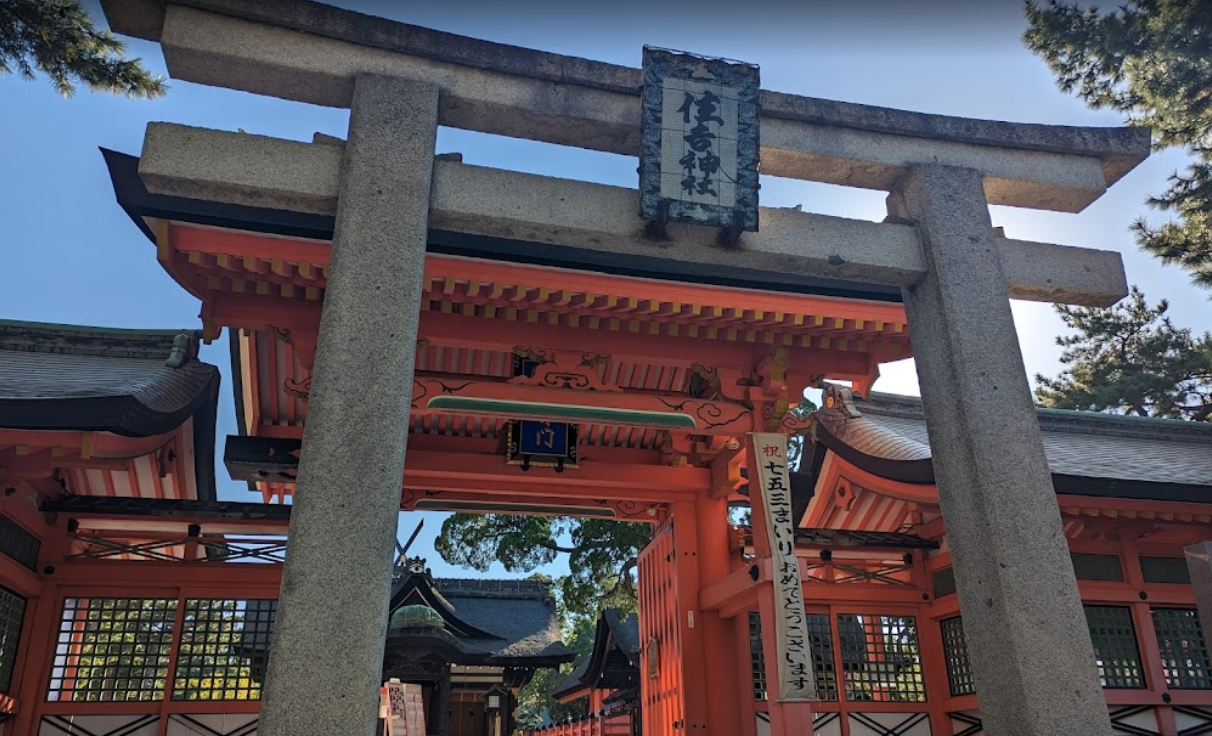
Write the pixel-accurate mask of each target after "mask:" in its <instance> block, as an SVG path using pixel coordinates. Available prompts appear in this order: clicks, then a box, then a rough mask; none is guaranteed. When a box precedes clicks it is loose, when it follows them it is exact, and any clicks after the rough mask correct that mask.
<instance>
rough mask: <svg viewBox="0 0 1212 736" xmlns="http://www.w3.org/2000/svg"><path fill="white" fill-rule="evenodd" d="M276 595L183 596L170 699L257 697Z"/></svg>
mask: <svg viewBox="0 0 1212 736" xmlns="http://www.w3.org/2000/svg"><path fill="white" fill-rule="evenodd" d="M276 613H277V601H271V600H236V599H224V600H215V599H208V598H203V599H199V598H190V599H188V600H186V601H185V616H184V618H183V619H182V623H181V643H180V646H179V648H178V650H177V669H176V676H175V677H174V678H173V700H258V699H260V697H261V681H262V679H263V678H264V672H265V664H266V661H267V656H268V653H269V637H270V634H271V632H272V631H273V623H274V617H275V614H276Z"/></svg>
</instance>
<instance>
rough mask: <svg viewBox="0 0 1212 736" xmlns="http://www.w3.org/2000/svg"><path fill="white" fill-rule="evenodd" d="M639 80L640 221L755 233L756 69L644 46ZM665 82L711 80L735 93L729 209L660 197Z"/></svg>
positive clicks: (756, 209) (755, 66)
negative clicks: (731, 203)
mask: <svg viewBox="0 0 1212 736" xmlns="http://www.w3.org/2000/svg"><path fill="white" fill-rule="evenodd" d="M703 75H706V76H703ZM642 77H643V81H644V87H643V96H642V100H643V104H642V108H643V116H642V123H641V132H640V135H641V148H640V217H642V218H644V219H646V220H651V221H655V222H657V223H660V224H664V223H665V222H666V221H671V220H676V221H681V222H691V223H695V224H699V225H707V226H715V227H719V228H721V229H723V230H728V231H733V232H736V233H739V232H741V231H746V230H747V231H752V232H756V231H757V229H758V164H759V161H760V156H759V149H760V145H761V137H760V135H759V124H758V118H759V111H760V104H759V102H758V93H759V91H760V87H761V82H760V75H759V70H758V67H757V65H756V64H747V63H745V62H740V61H731V60H728V59H718V58H711V57H705V56H698V55H696V54H688V53H684V52H680V51H673V50H670V49H662V48H657V47H653V46H645V47H644V68H643V74H642ZM669 77H673V78H680V79H693V80H696V81H700V82H701V81H708V80H710V81H712V82H714V83H717V84H720V85H723V86H726V87H731V88H733V89H736V90H737V112H738V117H737V177H736V190H735V191H736V196H735V206H733V207H731V208H729V207H722V206H719V205H711V204H703V203H696V202H688V201H684V200H678V199H669V198H666V197H662V196H661V129H662V118H663V115H664V88H663V81H664V80H665V79H666V78H669Z"/></svg>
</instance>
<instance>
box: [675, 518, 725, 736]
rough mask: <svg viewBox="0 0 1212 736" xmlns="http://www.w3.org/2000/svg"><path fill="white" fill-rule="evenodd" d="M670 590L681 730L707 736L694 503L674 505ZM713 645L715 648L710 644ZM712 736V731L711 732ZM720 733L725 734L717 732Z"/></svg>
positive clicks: (689, 733)
mask: <svg viewBox="0 0 1212 736" xmlns="http://www.w3.org/2000/svg"><path fill="white" fill-rule="evenodd" d="M672 572H673V590H674V606H673V609H674V611H675V616H676V621H677V623H676V626H677V629H678V639H679V640H680V641H681V655H682V656H681V661H680V662H678V663H676V664H675V666H678V667H680V668H681V678H680V679H681V681H682V688H683V690H682V718H683V721H684V722H683V727H682V733H683V734H686V736H706V735H707V734H708V733H709V731H708V728H707V723H708V720H709V715H708V707H709V706H708V700H707V680H708V669H707V659H706V656H705V652H704V649H705V648H706V646H707V645H708V643H709V642H710V640H705V638H704V636H703V626H702V622H703V615H702V611H700V610H699V587H700V585H699V524H698V509H697V504H695V503H686V502H678V503H675V504H673V571H672ZM713 648H714V647H713ZM710 733H712V736H714V734H715V732H714V731H712V732H710ZM720 736H724V734H723V732H720Z"/></svg>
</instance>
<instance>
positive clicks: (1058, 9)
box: [1023, 0, 1212, 288]
mask: <svg viewBox="0 0 1212 736" xmlns="http://www.w3.org/2000/svg"><path fill="white" fill-rule="evenodd" d="M1026 13H1027V20H1028V23H1029V24H1030V25H1029V28H1028V29H1027V31H1026V32H1025V33H1024V35H1023V40H1024V42H1025V43H1026V45H1027V47H1028V48H1029V49H1031V50H1032V51H1034V52H1035V53H1036V54H1038V55H1039V56H1041V57H1042V58H1043V59H1044V60H1045V61H1046V62H1047V64H1048V66H1049V67H1051V69H1052V71H1053V72H1054V73H1055V75H1056V80H1057V84H1058V85H1059V86H1060V88H1061V89H1062V90H1063V91H1065V92H1076V93H1077V95H1078V96H1079V97H1080V98H1081V99H1082V100H1083V101H1084V102H1086V104H1088V105H1090V106H1091V107H1093V108H1096V109H1100V108H1105V109H1111V110H1115V111H1117V112H1120V113H1123V114H1124V115H1125V118H1126V121H1127V122H1128V123H1129V124H1136V125H1148V126H1149V127H1151V128H1152V130H1153V139H1154V145H1155V147H1157V148H1166V147H1170V146H1179V147H1182V148H1185V149H1186V150H1187V151H1188V152H1189V153H1191V154H1192V155H1193V157H1194V159H1195V160H1194V162H1193V163H1192V164H1191V165H1190V166H1189V167H1188V169H1187V170H1186V171H1185V172H1184V173H1178V172H1175V173H1174V174H1173V175H1171V177H1170V180H1169V184H1170V186H1169V188H1168V189H1167V190H1166V191H1165V192H1164V193H1162V194H1160V195H1157V196H1155V197H1151V198H1150V199H1149V200H1148V203H1149V205H1150V206H1152V207H1155V208H1158V209H1161V210H1163V211H1167V212H1170V213H1173V214H1174V215H1175V218H1174V219H1173V220H1171V221H1169V222H1167V223H1165V224H1163V225H1161V226H1160V227H1152V226H1150V225H1149V224H1148V223H1146V222H1145V221H1144V220H1143V219H1140V220H1137V221H1136V223H1134V224H1133V226H1132V227H1133V231H1134V232H1135V234H1136V238H1137V242H1138V244H1139V245H1140V246H1141V247H1142V248H1144V249H1145V250H1146V251H1148V252H1149V253H1152V254H1153V255H1155V256H1157V257H1159V258H1161V259H1162V260H1163V261H1164V262H1166V263H1173V264H1177V265H1180V266H1182V267H1183V268H1185V269H1187V270H1188V271H1189V272H1190V273H1191V279H1192V281H1193V282H1194V283H1195V284H1197V285H1199V286H1202V287H1204V288H1212V0H1134V1H1132V2H1128V3H1127V4H1125V5H1123V6H1121V7H1118V8H1116V9H1114V10H1112V11H1109V12H1102V11H1100V10H1099V9H1098V8H1094V7H1090V8H1086V9H1082V8H1080V7H1079V6H1077V5H1067V4H1064V3H1061V2H1058V0H1049V2H1048V4H1047V5H1046V6H1039V5H1036V4H1035V3H1033V2H1028V3H1027V4H1026Z"/></svg>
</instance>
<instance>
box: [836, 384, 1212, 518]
mask: <svg viewBox="0 0 1212 736" xmlns="http://www.w3.org/2000/svg"><path fill="white" fill-rule="evenodd" d="M854 403H855V406H856V407H857V408H858V409H859V411H860V412H861V413H862V416H861V417H858V418H853V419H851V418H845V417H842V416H840V415H839V414H837V413H834V412H825V411H821V412H817V413H816V415H814V416H816V417H817V420H818V426H819V427H820V428H821V429H822V430H824V432H823V433H822V435H829V436H830V437H831V438H832V439H833V440H836V441H840V442H842V443H844V444H845V445H846V446H848V447H849V448H850V449H851V450H852V451H857V452H858V453H860V454H862V455H863V456H865V458H866V459H867V460H870V461H873V462H875V463H876V464H877V465H880V467H882V468H885V469H886V468H887V467H888V465H894V464H905V463H914V462H921V461H923V460H928V459H929V458H930V456H931V455H930V447H929V437H928V435H927V432H926V422H925V418H924V417H923V415H922V404H921V399H918V398H913V397H905V396H893V395H889V394H873V395H872V397H871V398H870V399H868V400H857V399H856V400H855V402H854ZM1038 416H1039V424H1040V430H1041V434H1042V437H1043V443H1044V452H1045V453H1046V455H1047V457H1048V465H1049V467H1050V468H1051V470H1052V473H1053V475H1054V476H1062V477H1068V478H1077V479H1102V480H1105V481H1108V482H1120V483H1149V484H1169V485H1171V486H1194V487H1205V488H1212V424H1210V423H1203V422H1185V421H1180V420H1173V419H1153V418H1144V417H1127V416H1117V415H1109V414H1098V413H1093V412H1081V411H1067V410H1060V409H1039V410H1038ZM822 441H826V440H825V437H824V436H822ZM830 449H835V448H834V447H830ZM847 459H849V458H847ZM873 472H875V471H873ZM927 480H928V479H927ZM1207 500H1208V501H1210V502H1212V492H1210V493H1209V494H1208V498H1207Z"/></svg>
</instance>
